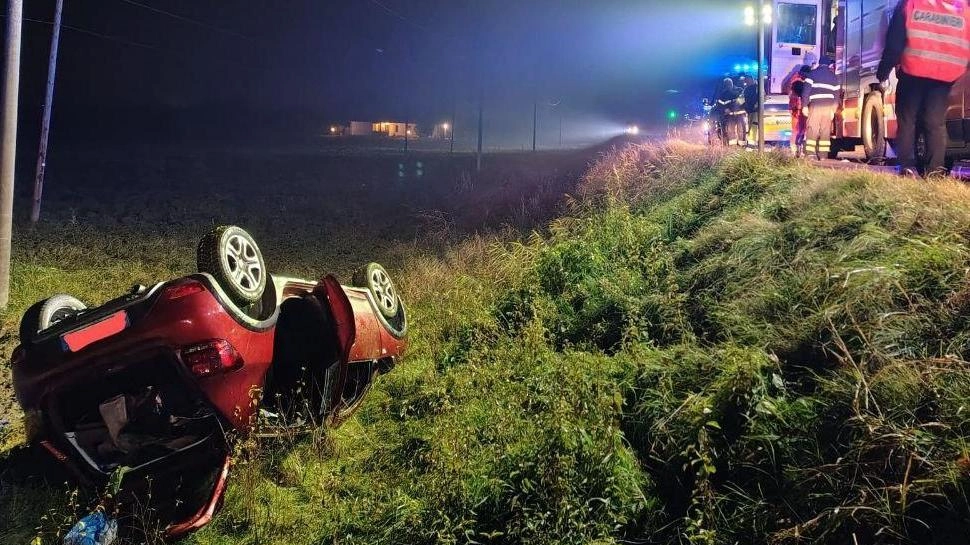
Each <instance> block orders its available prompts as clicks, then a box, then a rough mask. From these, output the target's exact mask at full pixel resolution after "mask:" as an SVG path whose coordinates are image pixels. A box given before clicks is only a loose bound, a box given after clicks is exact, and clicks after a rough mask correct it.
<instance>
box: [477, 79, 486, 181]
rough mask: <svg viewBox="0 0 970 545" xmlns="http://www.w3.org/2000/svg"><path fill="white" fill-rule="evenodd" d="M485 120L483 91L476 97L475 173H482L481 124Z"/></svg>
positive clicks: (482, 132) (482, 134) (482, 131)
mask: <svg viewBox="0 0 970 545" xmlns="http://www.w3.org/2000/svg"><path fill="white" fill-rule="evenodd" d="M484 118H485V89H482V90H481V92H480V94H479V95H478V157H477V159H476V164H475V170H476V172H481V171H482V138H483V136H484V130H483V126H482V124H483V122H484Z"/></svg>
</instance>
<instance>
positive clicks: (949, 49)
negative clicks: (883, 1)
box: [899, 0, 970, 82]
mask: <svg viewBox="0 0 970 545" xmlns="http://www.w3.org/2000/svg"><path fill="white" fill-rule="evenodd" d="M905 13H906V48H905V49H904V50H903V55H902V58H901V59H900V63H899V64H900V67H901V68H902V70H903V72H905V73H906V74H908V75H910V76H916V77H920V78H928V79H933V80H937V81H946V82H954V81H956V80H958V79H960V77H961V76H963V74H964V73H965V72H966V71H967V62H968V61H970V25H968V23H970V21H968V17H967V15H968V14H967V0H906V9H905Z"/></svg>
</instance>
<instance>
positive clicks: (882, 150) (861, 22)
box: [766, 0, 970, 161]
mask: <svg viewBox="0 0 970 545" xmlns="http://www.w3.org/2000/svg"><path fill="white" fill-rule="evenodd" d="M898 1H899V0H773V2H772V8H773V9H772V13H773V16H772V28H771V36H770V40H771V41H770V44H769V49H768V55H769V61H770V62H769V65H768V66H769V73H768V82H767V83H766V86H767V87H768V89H767V92H768V94H769V96H777V95H778V94H781V93H784V92H786V91H787V90H788V89H787V84H788V83H789V82H790V80H791V77H792V76H793V75H794V74H795V73H797V72H798V69H799V68H800V67H801V66H802V64H803V63H804V58H805V54H806V53H809V52H812V53H814V54H815V55H816V56H817V57H819V58H821V57H822V56H823V55H828V56H830V57H832V58H834V59H835V65H836V69H835V71H836V74H837V75H838V77H839V80H840V82H841V84H842V102H841V107H840V108H839V111H838V113H837V115H836V118H835V122H834V127H833V135H834V138H833V142H832V144H833V145H832V147H833V153H837V152H839V151H854V150H855V149H856V148H857V146H862V148H863V149H864V150H865V155H866V159H868V160H873V161H878V160H881V159H884V158H886V157H887V156H888V155H890V154H891V153H892V147H893V144H894V139H895V136H896V111H895V104H896V95H895V90H896V83H897V81H896V75H895V72H894V73H893V74H892V75H891V76H890V79H889V82H888V83H887V85H885V86H881V85H880V83H879V81H878V80H877V78H876V68H877V67H878V66H879V60H880V59H881V58H882V51H883V47H884V45H885V39H886V31H887V29H888V28H889V20H890V18H891V17H892V13H893V11H894V10H895V8H896V5H897V3H898ZM968 101H970V85H967V77H966V76H965V77H964V79H962V80H960V81H959V82H957V84H956V85H954V86H953V91H952V92H951V94H950V105H949V109H948V110H947V121H946V125H947V134H948V137H949V138H948V142H947V155H948V156H950V157H960V156H966V155H970V153H968V152H970V118H968V115H967V114H968V112H967V103H968ZM766 113H767V112H766ZM918 140H919V141H918V142H917V148H918V151H919V148H920V146H921V141H922V135H919V137H918Z"/></svg>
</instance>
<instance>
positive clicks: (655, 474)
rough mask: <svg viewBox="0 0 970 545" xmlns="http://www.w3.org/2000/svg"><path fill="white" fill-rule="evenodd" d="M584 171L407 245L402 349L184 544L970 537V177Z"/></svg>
mask: <svg viewBox="0 0 970 545" xmlns="http://www.w3.org/2000/svg"><path fill="white" fill-rule="evenodd" d="M581 189H582V191H581V195H580V196H579V197H577V198H576V199H575V200H574V201H572V202H571V207H570V211H569V214H568V216H567V217H564V218H561V219H559V220H557V221H555V222H553V223H552V224H551V225H550V226H549V229H548V230H547V232H546V233H545V234H543V235H535V236H533V237H532V238H531V239H529V240H526V241H523V242H519V243H502V242H497V241H495V240H491V239H482V238H474V239H471V240H468V241H466V242H464V243H463V244H461V245H459V246H457V247H455V248H454V249H453V250H452V251H451V252H450V253H449V254H448V255H447V256H446V257H445V258H443V259H441V258H435V257H414V258H412V259H410V261H409V262H407V263H406V267H405V269H404V270H403V271H402V273H401V276H400V284H401V287H402V288H403V291H404V292H405V294H406V296H407V300H408V301H409V302H410V307H411V311H412V317H413V329H412V331H411V339H412V348H411V351H410V354H409V356H408V358H407V359H406V360H405V362H404V363H403V365H401V366H400V367H399V368H398V369H396V370H395V371H394V372H393V373H392V374H390V375H387V376H385V377H383V378H382V379H381V380H380V382H379V383H378V385H377V387H376V389H375V391H373V392H372V393H371V395H370V397H369V399H368V401H367V402H366V403H365V406H364V407H363V409H362V411H361V413H359V416H358V417H356V418H355V419H353V420H351V421H350V422H348V423H347V424H346V425H345V426H344V427H342V428H340V429H338V430H336V431H334V432H332V433H331V434H330V435H329V436H328V437H327V438H326V439H324V440H317V441H310V440H307V441H303V442H297V443H296V444H291V445H286V448H280V446H279V445H272V444H263V445H256V446H254V447H252V448H250V449H248V450H247V451H246V452H244V453H243V455H241V456H240V458H239V463H238V465H237V466H236V469H235V476H234V481H233V484H232V486H231V488H230V491H229V495H228V498H227V503H226V508H225V510H224V511H223V512H222V513H221V514H220V515H219V516H218V517H217V518H216V520H215V522H214V523H213V524H212V525H211V526H210V527H208V528H206V529H204V530H203V531H201V532H199V533H198V534H196V535H195V536H193V537H192V538H191V540H190V541H191V542H192V543H198V544H206V545H208V544H229V543H234V544H235V543H260V544H264V543H324V542H327V543H329V542H343V543H432V542H445V543H459V542H478V543H488V542H496V543H519V542H524V543H589V542H601V543H608V542H614V541H624V542H640V543H663V544H668V543H678V542H679V543H692V544H715V543H716V544H722V543H723V544H733V543H795V542H810V543H826V544H827V543H831V544H844V543H898V542H914V543H931V542H938V543H962V542H963V540H964V539H965V536H966V535H967V531H968V529H970V513H968V511H970V510H968V502H967V495H966V492H967V487H968V471H970V445H968V441H967V438H968V437H970V363H968V362H967V361H965V358H966V357H967V354H968V348H970V347H968V344H970V276H968V266H970V252H968V247H967V244H968V239H970V190H968V189H967V188H966V187H964V186H962V185H960V184H957V183H955V182H946V183H934V184H918V183H915V182H911V181H906V180H897V179H893V178H889V177H886V176H880V175H873V174H870V173H865V172H832V171H827V170H819V169H806V168H804V167H802V166H801V165H800V164H797V163H793V162H791V161H790V160H788V159H785V158H783V157H780V156H774V155H768V156H764V157H756V156H754V155H739V156H731V157H724V158H722V157H717V156H712V155H711V153H710V151H709V150H703V149H693V148H687V147H679V146H670V147H660V148H645V147H631V148H628V149H625V150H622V151H620V152H617V153H614V154H612V155H609V156H607V157H604V158H603V160H602V161H600V162H599V163H598V164H597V165H596V166H594V167H593V168H592V170H591V171H590V172H589V173H588V174H587V177H586V180H585V182H584V184H583V186H582V188H581ZM8 512H9V511H8Z"/></svg>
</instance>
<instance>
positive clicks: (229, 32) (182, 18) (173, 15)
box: [120, 0, 252, 41]
mask: <svg viewBox="0 0 970 545" xmlns="http://www.w3.org/2000/svg"><path fill="white" fill-rule="evenodd" d="M120 1H121V2H124V3H126V4H131V5H132V6H138V7H140V8H143V9H147V10H149V11H154V12H155V13H160V14H162V15H166V16H168V17H171V18H173V19H178V20H179V21H184V22H186V23H191V24H193V25H196V26H199V27H202V28H207V29H209V30H214V31H216V32H221V33H223V34H227V35H229V36H235V37H237V38H242V39H244V40H250V41H252V38H250V37H249V36H246V35H245V34H240V33H239V32H236V31H235V30H229V29H228V28H222V27H218V26H215V25H211V24H209V23H206V22H203V21H199V20H198V19H192V18H191V17H186V16H184V15H179V14H178V13H172V12H171V11H165V10H163V9H159V8H156V7H154V6H149V5H148V4H142V3H141V2H136V1H135V0H120Z"/></svg>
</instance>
